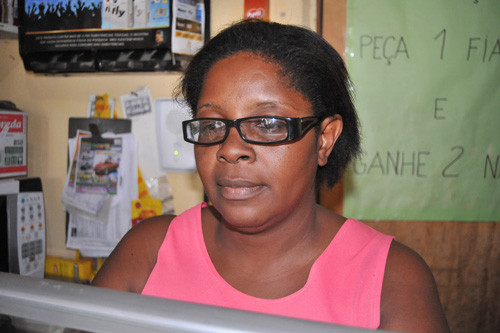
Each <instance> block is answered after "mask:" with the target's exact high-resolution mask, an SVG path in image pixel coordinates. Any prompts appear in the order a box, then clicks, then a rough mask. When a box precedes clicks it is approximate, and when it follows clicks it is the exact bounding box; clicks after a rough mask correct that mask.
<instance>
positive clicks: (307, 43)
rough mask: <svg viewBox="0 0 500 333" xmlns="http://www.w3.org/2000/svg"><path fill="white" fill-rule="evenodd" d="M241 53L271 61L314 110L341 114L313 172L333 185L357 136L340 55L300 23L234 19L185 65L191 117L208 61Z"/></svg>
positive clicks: (356, 146)
mask: <svg viewBox="0 0 500 333" xmlns="http://www.w3.org/2000/svg"><path fill="white" fill-rule="evenodd" d="M240 52H245V53H251V54H254V55H256V56H258V57H260V58H262V59H263V60H265V61H269V62H271V63H274V64H276V65H277V66H278V67H279V68H280V72H279V74H280V76H282V77H283V79H284V81H285V82H287V84H289V85H290V87H292V88H293V89H295V90H297V91H298V92H299V93H301V94H302V95H303V96H304V97H305V98H306V99H307V100H308V101H309V102H310V103H311V105H312V109H313V114H314V115H316V116H325V117H326V116H333V115H334V114H338V115H340V116H341V117H342V120H343V131H342V134H341V135H340V137H339V138H338V140H337V142H336V144H335V146H334V148H333V151H332V153H331V154H330V157H329V159H328V163H327V164H326V165H325V166H322V167H319V169H318V171H317V174H316V183H317V184H318V185H320V184H323V183H326V184H327V185H328V186H333V185H334V184H335V183H336V182H337V181H338V180H339V179H340V176H341V173H342V171H343V170H344V169H345V167H346V166H347V164H348V163H349V161H350V160H351V159H352V158H353V157H355V156H356V155H357V153H358V152H359V141H360V139H359V129H358V119H357V116H356V112H355V109H354V106H353V103H352V100H351V95H350V82H349V77H348V74H347V71H346V69H345V66H344V64H343V61H342V59H341V57H340V56H339V54H338V53H337V52H336V51H335V50H334V49H333V48H332V47H331V46H330V45H329V44H328V43H327V42H326V41H325V40H324V39H323V38H321V37H320V36H319V35H317V34H316V33H314V32H312V31H309V30H307V29H304V28H300V27H296V26H290V25H281V24H278V23H269V22H262V21H243V22H240V23H237V24H235V25H233V26H230V27H229V28H226V29H225V30H223V31H222V32H221V33H219V34H218V35H217V36H215V37H214V38H213V39H211V40H210V41H209V42H208V43H207V45H205V46H204V47H203V48H202V49H201V50H200V52H199V53H198V54H196V56H195V57H194V58H193V59H192V61H191V63H190V64H189V66H188V68H187V70H186V73H185V76H184V78H183V81H182V92H183V94H184V97H185V98H186V101H187V102H188V104H189V105H190V107H191V109H192V110H193V115H194V116H196V112H197V107H198V101H199V97H200V94H201V91H202V88H203V85H204V82H205V78H206V75H207V73H208V72H209V71H210V69H211V68H212V66H213V65H214V64H216V63H217V62H218V61H220V60H222V59H225V58H229V57H231V56H233V55H235V54H237V53H240Z"/></svg>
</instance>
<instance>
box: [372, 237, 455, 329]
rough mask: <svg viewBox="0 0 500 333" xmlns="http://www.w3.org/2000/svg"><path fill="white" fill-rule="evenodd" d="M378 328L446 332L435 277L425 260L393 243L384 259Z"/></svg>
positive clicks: (444, 318)
mask: <svg viewBox="0 0 500 333" xmlns="http://www.w3.org/2000/svg"><path fill="white" fill-rule="evenodd" d="M381 328H383V329H387V330H396V331H405V332H418V331H420V332H447V331H448V326H447V322H446V317H445V315H444V311H443V308H442V306H441V302H440V300H439V294H438V290H437V286H436V282H435V280H434V276H433V275H432V272H431V270H430V268H429V266H428V265H427V264H426V262H425V261H424V259H422V257H421V256H420V255H419V254H418V253H416V252H415V251H413V250H412V249H410V248H409V247H407V246H405V245H403V244H402V243H400V242H397V241H393V242H392V244H391V247H390V250H389V254H388V256H387V263H386V269H385V274H384V282H383V286H382V299H381Z"/></svg>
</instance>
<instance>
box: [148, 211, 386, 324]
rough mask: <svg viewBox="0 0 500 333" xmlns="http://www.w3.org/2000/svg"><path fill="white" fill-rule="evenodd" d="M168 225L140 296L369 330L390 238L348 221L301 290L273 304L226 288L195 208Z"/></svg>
mask: <svg viewBox="0 0 500 333" xmlns="http://www.w3.org/2000/svg"><path fill="white" fill-rule="evenodd" d="M203 206H204V204H200V205H198V206H195V207H193V208H191V209H189V210H188V211H186V212H184V213H183V214H181V215H179V216H177V217H176V218H175V219H174V220H173V221H172V223H171V224H170V226H169V229H168V231H167V234H166V236H165V240H164V241H163V244H162V245H161V247H160V249H159V251H158V258H157V262H156V265H155V267H154V268H153V271H152V272H151V275H150V276H149V278H148V281H147V282H146V285H145V287H144V289H143V291H142V294H143V295H150V296H157V297H164V298H169V299H174V300H180V301H187V302H193V303H202V304H208V305H215V306H221V307H227V308H233V309H240V310H247V311H254V312H262V313H267V314H273V315H281V316H288V317H295V318H301V319H308V320H315V321H322V322H328V323H333V324H339V325H348V326H357V327H364V328H371V329H375V328H377V327H378V326H379V324H380V297H381V291H382V281H383V278H384V269H385V263H386V260H387V254H388V251H389V247H390V244H391V242H392V239H393V237H390V236H387V235H384V234H382V233H380V232H378V231H375V230H373V229H371V228H370V227H368V226H366V225H364V224H363V223H361V222H358V221H356V220H354V219H348V220H347V221H346V222H345V223H344V225H343V226H342V228H341V229H340V230H339V232H338V233H337V235H336V236H335V237H334V239H333V240H332V241H331V243H330V244H329V246H328V247H327V248H326V249H325V251H324V252H323V253H322V254H321V256H320V257H319V258H318V259H317V260H316V262H315V263H314V264H313V266H312V268H311V272H310V273H309V278H308V280H307V282H306V284H305V285H304V287H303V288H302V289H300V290H298V291H297V292H295V293H293V294H291V295H288V296H286V297H283V298H279V299H261V298H256V297H253V296H249V295H246V294H244V293H242V292H240V291H238V290H236V289H234V288H233V287H232V286H231V285H229V284H228V283H227V282H226V281H225V280H224V279H223V278H222V277H221V276H220V275H219V274H218V272H217V271H216V269H215V267H214V266H213V264H212V261H211V260H210V257H209V255H208V252H207V249H206V246H205V242H204V240H203V232H202V226H201V208H202V207H203Z"/></svg>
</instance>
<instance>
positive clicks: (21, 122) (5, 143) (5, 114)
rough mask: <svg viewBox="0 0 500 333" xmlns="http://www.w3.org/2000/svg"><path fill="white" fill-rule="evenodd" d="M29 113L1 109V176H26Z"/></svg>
mask: <svg viewBox="0 0 500 333" xmlns="http://www.w3.org/2000/svg"><path fill="white" fill-rule="evenodd" d="M26 122H27V115H26V113H25V112H22V111H9V110H4V109H0V178H5V177H14V176H25V175H26V174H27V166H26V164H27V160H26V159H27V154H26Z"/></svg>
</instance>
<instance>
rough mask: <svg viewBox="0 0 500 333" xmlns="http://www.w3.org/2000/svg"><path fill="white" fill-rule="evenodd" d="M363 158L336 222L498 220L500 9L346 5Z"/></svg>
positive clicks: (451, 1) (447, 0)
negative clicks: (341, 216)
mask: <svg viewBox="0 0 500 333" xmlns="http://www.w3.org/2000/svg"><path fill="white" fill-rule="evenodd" d="M346 62H347V66H348V69H349V72H350V74H351V79H352V82H353V87H354V97H355V105H356V108H357V111H358V113H359V117H360V121H361V124H362V135H363V141H362V142H363V143H362V144H363V146H362V147H363V151H364V152H363V155H362V156H361V157H360V158H359V159H358V160H357V161H356V162H355V163H353V165H352V166H351V167H350V168H349V170H348V171H347V175H346V185H345V207H344V213H345V214H346V215H347V216H352V217H355V218H359V219H370V220H447V221H500V1H491V0H490V1H486V0H461V1H457V0H439V1H438V0H420V1H410V0H406V1H403V0H349V1H348V11H347V50H346Z"/></svg>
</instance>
